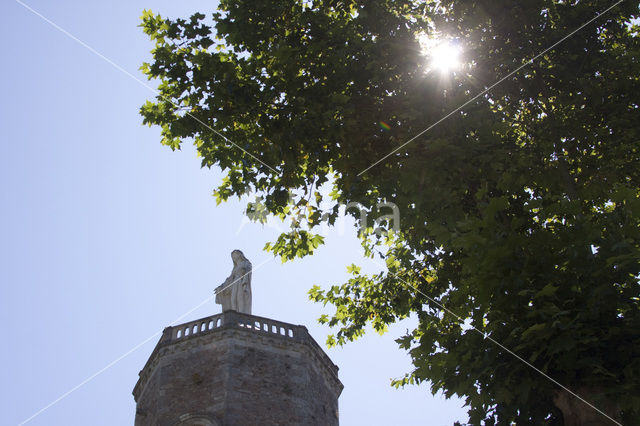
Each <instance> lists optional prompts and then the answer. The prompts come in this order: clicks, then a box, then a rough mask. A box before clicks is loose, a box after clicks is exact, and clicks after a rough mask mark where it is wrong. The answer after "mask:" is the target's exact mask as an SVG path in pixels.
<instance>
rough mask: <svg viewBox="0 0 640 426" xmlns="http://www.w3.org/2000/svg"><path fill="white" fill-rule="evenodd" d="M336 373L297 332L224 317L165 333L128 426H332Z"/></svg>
mask: <svg viewBox="0 0 640 426" xmlns="http://www.w3.org/2000/svg"><path fill="white" fill-rule="evenodd" d="M337 372H338V368H337V366H335V365H334V364H333V363H332V362H331V361H330V359H329V358H328V357H327V355H326V354H325V353H324V352H323V351H322V349H321V348H320V347H319V346H318V344H317V343H316V342H315V341H314V340H313V339H312V338H311V336H309V334H308V332H307V330H306V328H305V327H302V326H294V325H291V324H286V323H281V322H277V321H273V320H269V319H266V318H260V317H256V316H251V315H245V314H239V313H237V312H233V311H228V312H225V313H224V314H220V315H215V316H213V317H208V318H203V319H202V320H198V321H193V322H191V323H187V324H183V325H181V326H177V327H171V328H168V329H166V330H165V332H164V334H163V337H162V338H161V339H160V342H159V343H158V345H157V346H156V348H155V349H154V351H153V353H152V355H151V357H150V358H149V361H148V362H147V364H146V365H145V367H144V369H143V370H142V371H141V372H140V380H139V381H138V383H137V384H136V387H135V388H134V392H133V393H134V397H135V399H136V402H137V412H136V420H135V425H136V426H152V425H153V426H165V425H166V426H177V425H191V426H195V425H198V426H207V425H225V426H226V425H338V396H339V395H340V392H341V391H342V384H341V383H340V381H339V379H338V376H337Z"/></svg>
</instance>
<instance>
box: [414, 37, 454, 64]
mask: <svg viewBox="0 0 640 426" xmlns="http://www.w3.org/2000/svg"><path fill="white" fill-rule="evenodd" d="M418 43H420V48H421V49H422V54H423V55H425V56H426V57H427V58H428V59H429V69H428V71H432V70H437V71H440V72H441V73H448V72H451V71H455V70H457V69H459V68H460V65H461V54H462V51H461V49H460V47H459V46H458V45H456V44H455V43H454V42H452V41H451V40H445V39H439V38H431V37H429V36H428V35H426V34H422V35H420V36H419V37H418Z"/></svg>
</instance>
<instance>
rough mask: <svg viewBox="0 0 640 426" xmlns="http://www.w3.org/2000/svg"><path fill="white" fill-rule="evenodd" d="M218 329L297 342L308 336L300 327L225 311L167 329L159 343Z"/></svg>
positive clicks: (304, 328) (303, 328) (304, 339)
mask: <svg viewBox="0 0 640 426" xmlns="http://www.w3.org/2000/svg"><path fill="white" fill-rule="evenodd" d="M219 328H243V329H246V330H252V331H256V332H262V333H266V334H269V335H277V336H280V337H284V338H289V339H293V340H298V341H306V337H307V336H308V331H307V329H306V327H303V326H300V325H293V324H287V323H284V322H280V321H276V320H272V319H269V318H263V317H257V316H254V315H248V314H242V313H240V312H235V311H227V312H223V313H221V314H217V315H212V316H210V317H206V318H200V319H198V320H195V321H190V322H187V323H184V324H180V325H176V326H172V327H167V328H165V329H164V332H163V334H162V339H160V342H161V343H169V342H175V341H178V340H183V339H186V338H189V337H195V336H199V335H203V334H208V333H210V332H213V331H215V330H216V329H219Z"/></svg>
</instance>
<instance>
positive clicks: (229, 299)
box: [215, 250, 251, 315]
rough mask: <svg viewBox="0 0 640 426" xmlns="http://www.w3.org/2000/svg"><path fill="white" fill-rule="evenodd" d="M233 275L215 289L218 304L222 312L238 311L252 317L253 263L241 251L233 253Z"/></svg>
mask: <svg viewBox="0 0 640 426" xmlns="http://www.w3.org/2000/svg"><path fill="white" fill-rule="evenodd" d="M231 259H233V270H232V271H231V275H229V278H227V279H226V280H225V281H224V282H223V283H222V284H220V285H219V286H218V287H216V289H215V294H216V303H219V304H221V305H222V312H225V311H237V312H242V313H245V314H249V315H251V262H249V259H247V258H246V257H244V254H243V253H242V252H241V251H240V250H234V251H232V252H231Z"/></svg>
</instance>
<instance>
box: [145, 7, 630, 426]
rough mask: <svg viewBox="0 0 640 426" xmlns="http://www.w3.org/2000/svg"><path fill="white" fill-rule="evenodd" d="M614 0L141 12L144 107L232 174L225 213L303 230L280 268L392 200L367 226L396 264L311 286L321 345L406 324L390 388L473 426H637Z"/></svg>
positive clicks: (282, 246) (281, 249)
mask: <svg viewBox="0 0 640 426" xmlns="http://www.w3.org/2000/svg"><path fill="white" fill-rule="evenodd" d="M610 6H612V3H610V2H605V1H599V0H598V1H596V0H588V1H579V2H578V1H576V2H566V1H551V0H529V1H524V2H517V3H516V2H507V1H503V0H493V1H491V2H489V1H480V0H477V1H468V2H453V1H451V0H443V1H439V2H435V1H428V2H420V1H410V0H399V1H390V0H366V1H365V0H340V1H335V0H334V1H317V0H312V1H301V0H282V1H278V2H255V1H249V0H235V1H231V0H221V1H220V5H219V8H218V10H217V11H216V12H215V13H213V15H212V23H210V21H209V20H208V19H207V18H206V16H205V15H204V14H195V15H193V16H192V17H191V18H190V19H166V18H163V17H161V16H159V15H154V14H152V13H151V12H148V11H147V12H145V13H144V14H143V24H142V26H143V28H144V31H145V32H146V33H147V34H148V35H149V37H150V38H151V39H152V40H153V41H155V43H156V45H155V48H154V49H153V51H152V53H153V61H152V62H151V63H149V64H144V65H143V67H142V69H143V71H144V72H145V74H146V75H147V76H148V77H149V78H150V79H159V80H160V85H159V95H158V96H157V98H156V100H155V102H147V103H146V104H145V105H144V106H143V107H142V109H141V113H142V115H143V117H144V122H145V123H147V124H149V125H158V126H161V128H162V143H163V144H165V145H168V146H170V147H171V148H172V149H178V148H179V147H180V144H181V143H182V142H183V141H184V140H185V139H190V140H193V141H194V143H195V145H196V147H197V151H198V154H199V155H200V156H201V158H202V165H203V167H204V166H207V167H212V166H219V167H220V168H221V169H222V170H223V171H224V173H225V177H224V179H223V181H222V183H221V184H220V186H219V187H218V188H217V189H216V191H215V196H216V197H217V200H218V202H221V201H225V200H227V199H228V198H230V197H232V196H238V197H240V196H242V195H243V194H246V193H248V192H250V193H255V194H257V199H256V202H254V203H249V205H248V207H247V214H249V215H250V217H252V218H254V219H256V220H264V215H265V214H273V215H277V216H278V217H281V218H283V219H284V218H288V219H290V223H291V228H290V229H289V230H288V232H286V233H284V234H282V235H281V236H280V237H279V238H278V240H277V241H276V242H275V243H273V244H267V247H266V249H267V250H270V251H271V252H273V253H274V255H277V256H281V257H282V258H283V259H285V260H290V259H293V258H295V257H301V256H304V255H307V254H310V253H313V251H314V249H315V248H317V247H318V246H319V245H320V244H321V243H322V237H321V236H319V235H317V231H316V229H317V227H318V226H319V225H320V224H322V223H329V224H333V223H334V222H335V220H336V217H337V215H338V212H339V205H340V204H346V203H348V202H352V203H354V202H357V203H359V204H361V205H362V206H365V208H366V210H365V211H366V214H367V215H368V217H369V218H373V217H376V216H379V212H378V211H377V210H376V209H375V208H373V207H370V206H375V205H377V204H378V203H380V202H384V201H389V202H393V203H394V204H395V205H396V206H397V207H398V208H399V210H400V212H401V221H402V223H401V226H400V229H399V230H397V231H393V230H391V223H390V222H391V221H389V220H382V221H379V223H378V225H379V226H381V227H382V228H385V229H387V230H388V232H379V231H380V229H378V230H377V232H376V230H374V229H373V227H372V226H366V227H362V229H360V234H359V235H360V238H361V239H362V243H363V247H364V249H365V253H366V254H367V255H368V256H370V257H371V258H380V259H383V260H384V262H385V264H386V267H387V270H386V271H385V272H382V273H380V274H377V275H373V276H365V275H362V274H361V273H360V269H359V268H358V267H357V266H355V265H353V266H351V267H350V271H351V272H352V274H353V277H352V278H351V279H350V280H349V281H348V282H346V283H343V284H342V285H335V286H332V287H331V288H330V289H328V290H322V289H320V288H319V287H314V288H313V289H312V290H311V291H310V297H311V299H313V300H315V301H317V302H322V303H325V304H330V305H333V306H334V307H335V312H334V313H333V314H332V315H330V316H323V317H322V318H321V319H320V321H321V322H323V323H328V324H329V325H330V326H332V327H337V332H336V334H335V336H330V337H329V339H328V341H329V343H330V344H344V343H346V342H348V341H350V340H354V339H356V338H357V337H358V336H360V335H361V334H362V333H363V332H364V329H365V327H366V325H367V324H371V325H373V327H374V328H375V329H377V330H379V331H383V330H384V329H385V326H386V325H387V324H390V323H393V322H395V321H397V320H399V319H402V318H406V317H407V316H409V315H411V314H414V315H416V316H417V318H418V320H419V325H418V327H417V328H416V329H415V330H412V331H410V332H408V333H407V335H406V336H404V337H403V338H401V339H399V340H398V343H399V345H400V346H401V347H402V348H404V349H406V350H408V351H409V352H410V354H411V357H412V359H413V365H414V369H413V371H411V372H409V373H408V374H407V376H406V377H405V378H403V379H401V380H398V381H396V382H395V384H396V385H405V384H408V383H415V382H421V381H429V382H430V383H431V389H432V391H433V392H434V393H435V392H437V391H439V390H442V391H444V392H445V395H447V396H451V395H454V394H455V395H460V396H462V397H465V398H466V403H467V405H468V406H469V416H470V420H471V423H472V424H479V423H481V422H484V423H485V424H494V423H495V422H500V423H504V424H509V423H511V422H516V423H517V424H540V423H545V422H546V423H549V424H563V423H564V424H566V425H569V424H572V425H573V424H586V423H587V422H589V421H596V422H602V423H603V424H611V421H610V420H608V419H607V417H606V416H609V417H610V418H611V419H614V420H615V421H618V422H620V421H627V422H628V421H631V419H637V418H638V417H639V416H640V411H639V409H638V407H640V386H639V385H640V383H639V377H638V371H640V357H639V356H638V354H639V353H640V332H639V330H640V297H639V296H640V294H639V283H638V277H639V274H640V250H639V242H640V221H639V218H640V199H639V196H640V188H639V182H640V181H639V177H640V162H639V155H640V144H639V143H638V137H639V134H640V133H639V131H640V127H639V125H638V123H640V121H639V120H638V111H639V110H638V108H639V107H638V105H640V101H639V97H640V82H639V79H638V78H639V77H638V76H640V65H639V63H638V61H639V59H640V57H639V53H640V45H639V41H640V40H639V37H638V24H637V20H636V16H637V13H638V4H637V2H631V1H628V2H622V3H619V4H617V5H615V7H613V8H610V9H609V10H607V8H609V7H610ZM605 10H606V13H603V14H602V15H601V16H598V13H599V12H602V11H605ZM594 18H597V19H595V20H594ZM590 21H593V22H590ZM588 22H590V23H588ZM585 23H588V25H586V26H584V27H583V28H581V29H580V30H579V31H578V32H577V33H575V34H572V33H573V31H575V30H576V29H578V28H580V27H581V26H582V25H583V24H585ZM214 30H215V32H214ZM567 36H568V37H567ZM437 37H440V38H441V39H449V40H451V41H453V42H455V43H457V44H458V45H459V46H460V47H461V49H462V51H463V52H464V54H463V57H464V66H463V67H462V68H460V69H459V70H457V71H456V72H453V73H447V74H443V73H440V72H438V71H437V70H430V69H429V60H428V59H429V54H430V53H429V52H424V51H423V50H421V46H420V40H421V39H425V38H428V39H429V38H430V39H431V40H435V39H436V38H437ZM565 37H567V38H566V39H565ZM558 42H559V43H558ZM556 43H557V44H556ZM551 46H553V48H551V49H549V47H551ZM541 52H543V54H542V55H540V53H541ZM531 59H534V60H532V61H531ZM514 71H517V72H514ZM495 82H499V84H497V85H495V86H492V85H493V83H495ZM487 89H488V90H487ZM478 94H480V96H477V95H478ZM461 105H464V107H463V108H459V107H460V106H461ZM451 112H453V113H451ZM443 117H446V119H444V120H442V121H439V120H440V119H441V118H443ZM381 123H384V124H383V125H381ZM432 123H438V124H437V125H435V126H431V127H429V129H428V131H427V132H424V133H422V132H423V130H425V128H427V127H428V126H429V125H430V124H432ZM419 134H420V137H418V138H416V139H415V140H413V141H412V142H410V143H406V142H407V141H409V140H411V139H412V138H414V137H415V136H416V135H419ZM398 148H400V149H398ZM396 149H397V151H395V152H394V153H393V154H392V155H390V156H388V157H386V158H385V159H384V161H381V162H379V163H376V162H377V161H378V160H380V159H381V158H383V157H385V156H386V155H387V154H389V153H390V152H392V151H394V150H396ZM374 163H376V165H375V166H374V167H370V166H371V165H372V164H374ZM365 170H366V171H365ZM363 171H364V173H362V172H363ZM326 186H330V187H332V191H331V193H330V194H328V195H327V192H328V191H323V190H322V189H321V188H324V187H326ZM354 214H356V213H354ZM370 223H372V222H371V221H369V224H370ZM443 307H444V308H446V309H443ZM496 343H499V344H496ZM500 345H502V346H500ZM514 354H515V355H517V356H514ZM518 357H520V359H519V358H518ZM523 361H526V362H523ZM527 363H528V364H529V365H527ZM532 367H534V368H532ZM541 373H544V375H543V374H541ZM545 375H546V376H548V377H545ZM549 377H550V378H552V379H554V380H556V381H557V383H560V384H562V385H564V386H566V388H568V389H570V390H571V391H572V392H574V393H575V394H577V395H579V396H580V397H582V398H583V399H584V400H586V401H588V402H589V403H590V404H592V405H593V406H594V407H596V408H597V410H596V409H594V408H592V407H590V406H589V405H587V404H584V403H583V402H581V401H580V400H579V399H578V398H576V397H575V396H574V395H573V394H572V393H571V392H568V391H567V390H566V389H564V388H562V387H559V386H558V385H557V384H556V383H554V382H553V381H551V380H549ZM598 410H599V411H600V412H599V411H598ZM602 413H605V414H606V416H605V415H603V414H602Z"/></svg>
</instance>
